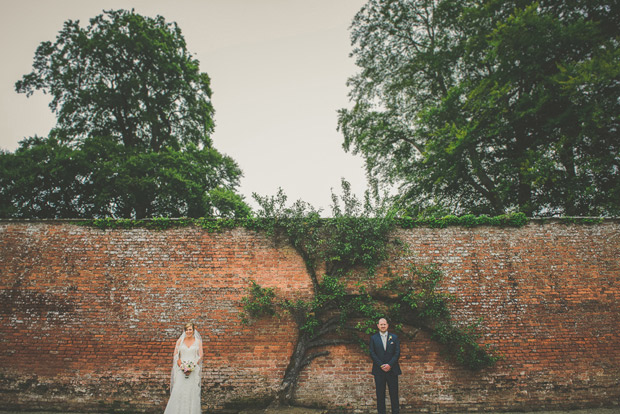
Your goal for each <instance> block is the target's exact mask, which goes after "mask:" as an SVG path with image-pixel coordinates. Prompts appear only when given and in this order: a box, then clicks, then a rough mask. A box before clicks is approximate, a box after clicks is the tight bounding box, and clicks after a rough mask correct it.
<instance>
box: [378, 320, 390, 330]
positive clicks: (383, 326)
mask: <svg viewBox="0 0 620 414" xmlns="http://www.w3.org/2000/svg"><path fill="white" fill-rule="evenodd" d="M388 326H389V325H388V322H387V319H385V318H381V319H379V321H378V322H377V328H379V332H381V333H385V332H387V330H388Z"/></svg>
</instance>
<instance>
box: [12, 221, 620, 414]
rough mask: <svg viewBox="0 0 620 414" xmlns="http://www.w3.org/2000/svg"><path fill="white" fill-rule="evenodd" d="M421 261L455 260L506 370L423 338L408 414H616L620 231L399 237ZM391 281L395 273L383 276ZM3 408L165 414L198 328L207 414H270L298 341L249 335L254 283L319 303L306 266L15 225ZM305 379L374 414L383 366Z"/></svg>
mask: <svg viewBox="0 0 620 414" xmlns="http://www.w3.org/2000/svg"><path fill="white" fill-rule="evenodd" d="M397 235H398V237H399V238H401V239H402V240H405V241H407V242H408V243H409V245H410V249H411V252H410V253H409V254H408V256H407V257H404V258H403V257H399V258H397V257H394V258H393V260H391V261H389V262H388V263H387V264H386V267H388V266H389V267H390V268H392V269H393V270H395V271H399V270H402V269H404V268H405V266H406V264H407V263H408V262H410V261H415V262H416V263H431V262H434V263H438V264H439V265H440V266H441V268H442V270H443V271H444V273H445V280H444V282H443V284H442V289H444V290H445V291H450V292H452V293H454V294H456V295H457V296H458V297H459V298H461V299H463V300H462V301H461V302H458V303H455V304H454V306H453V311H454V315H455V317H456V318H457V320H458V321H460V322H462V323H469V322H473V321H475V320H476V319H477V318H478V317H480V316H482V317H484V322H483V326H484V329H483V333H484V340H485V341H486V342H488V343H490V344H493V345H495V346H496V347H497V348H498V349H499V351H500V352H501V353H502V354H504V356H505V358H504V359H503V360H502V361H500V362H499V363H498V364H497V366H496V367H494V368H492V369H488V370H485V371H482V372H480V373H471V372H469V371H465V370H463V369H460V368H458V367H457V366H455V365H454V364H452V363H450V362H448V361H446V359H445V358H444V357H443V356H441V355H440V349H439V348H438V346H437V344H436V343H434V342H433V341H431V340H430V339H429V337H428V336H427V335H426V334H425V333H423V332H419V333H417V335H416V336H415V337H413V338H405V337H403V340H402V356H401V367H402V369H403V376H402V377H401V382H400V383H401V404H402V406H403V411H405V412H407V411H409V412H414V411H416V412H417V411H421V410H424V411H437V410H440V411H468V410H477V411H492V410H495V411H501V410H527V409H532V410H533V409H543V408H584V407H595V406H605V407H613V406H616V407H617V405H616V404H617V402H618V401H620V335H619V334H618V331H619V328H620V307H619V302H620V292H619V289H620V283H619V282H620V259H619V258H620V223H618V222H617V221H612V220H609V221H605V222H604V223H602V224H599V225H594V226H585V225H564V224H559V223H553V222H551V223H546V224H541V223H539V222H532V223H530V224H528V225H527V226H525V227H523V228H520V229H514V228H506V229H504V228H495V227H478V228H474V229H466V228H461V227H451V228H447V229H427V228H422V229H414V230H400V231H398V234H397ZM384 270H385V269H384ZM0 275H1V280H0V318H1V328H0V401H2V402H3V403H4V404H3V408H24V407H27V408H28V409H31V410H33V409H38V408H40V409H50V408H56V409H61V410H65V411H68V410H91V411H96V410H97V409H98V408H102V407H107V408H109V407H115V408H118V409H119V410H120V409H130V410H144V411H150V412H161V411H162V409H163V406H164V405H165V403H166V401H167V397H168V394H167V387H168V377H169V370H170V365H171V353H172V350H173V347H174V341H175V339H176V338H177V337H178V335H179V334H180V331H181V326H182V324H183V323H184V322H185V321H188V320H193V321H195V322H196V323H197V325H198V330H199V331H200V332H201V334H202V335H203V337H204V339H205V354H206V358H205V361H206V363H205V375H204V378H203V393H202V401H203V408H204V409H205V410H209V411H218V410H222V409H225V408H234V407H237V406H242V405H244V404H247V403H248V402H255V403H259V402H261V401H264V400H265V399H266V397H268V396H269V395H270V393H271V392H272V390H273V389H274V387H276V386H277V384H278V383H279V381H280V379H281V377H282V374H283V372H284V369H285V368H286V365H287V363H288V359H289V357H290V354H291V352H292V348H293V341H294V339H295V329H294V325H293V323H292V321H291V320H289V319H288V318H287V317H286V316H284V317H282V319H277V318H272V319H265V320H261V321H260V322H259V323H256V324H254V325H251V326H244V325H242V324H240V321H239V315H238V312H239V310H240V299H241V297H242V296H244V295H245V292H246V291H245V289H246V287H247V286H248V285H249V281H250V280H251V279H254V280H256V281H257V282H258V283H260V284H261V285H263V286H268V287H274V288H276V289H277V291H278V293H279V294H280V295H281V296H287V297H290V298H292V297H293V296H294V295H301V296H304V297H307V296H308V295H310V292H311V285H310V280H309V278H308V276H307V273H306V270H305V267H304V264H303V262H302V260H301V259H300V257H299V256H298V255H297V254H296V253H295V251H294V250H293V249H292V248H290V247H289V246H286V245H277V246H276V245H274V243H273V242H272V241H271V240H270V239H268V238H266V237H265V236H264V235H262V234H260V233H255V232H252V231H248V230H245V229H234V230H227V231H224V232H222V233H208V232H206V231H205V230H202V229H199V228H194V227H187V228H180V229H171V230H165V231H157V230H145V229H132V230H105V231H104V230H98V229H92V228H86V227H81V226H76V225H71V224H68V223H63V222H7V221H5V222H0ZM330 351H331V354H330V355H329V356H328V357H325V358H320V359H317V360H315V361H314V362H313V363H312V364H311V365H310V366H309V367H308V368H306V370H305V371H304V372H303V373H302V377H301V379H300V383H299V388H298V391H297V396H296V398H297V401H298V402H299V403H301V404H304V405H319V406H328V407H331V408H345V409H347V410H351V411H357V412H373V411H374V404H375V401H374V386H373V382H372V376H371V375H370V364H369V360H368V357H367V356H366V355H364V354H363V353H362V352H361V351H360V350H359V349H358V348H357V347H356V346H341V347H332V348H330Z"/></svg>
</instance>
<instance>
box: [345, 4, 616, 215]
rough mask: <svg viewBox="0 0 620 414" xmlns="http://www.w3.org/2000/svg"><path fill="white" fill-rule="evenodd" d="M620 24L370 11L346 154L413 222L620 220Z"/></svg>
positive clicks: (536, 11) (492, 8) (609, 12)
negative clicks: (462, 217) (456, 218)
mask: <svg viewBox="0 0 620 414" xmlns="http://www.w3.org/2000/svg"><path fill="white" fill-rule="evenodd" d="M619 16H620V6H619V4H618V3H617V2H607V1H602V0H594V1H590V0H588V1H586V0H577V1H570V2H566V1H555V0H542V1H538V2H534V1H524V0H520V1H519V0H513V1H499V0H492V1H480V0H466V1H463V0H458V1H457V0H435V1H431V0H396V1H381V0H370V1H369V2H368V3H367V4H366V5H365V6H364V7H363V8H362V10H361V11H360V12H359V13H358V14H357V15H356V17H355V19H354V22H353V25H352V42H353V44H354V47H355V48H354V51H353V56H354V57H355V59H356V63H357V65H358V66H359V68H360V72H359V73H358V74H357V75H355V76H354V77H352V78H351V79H349V87H350V97H351V100H352V103H353V106H352V107H351V108H350V109H342V110H341V111H340V119H339V128H340V129H341V131H342V132H343V134H344V148H345V150H347V151H353V152H354V153H360V154H362V155H363V156H364V158H365V160H366V167H367V170H368V173H369V174H370V175H371V176H375V177H378V178H380V179H381V181H382V182H383V183H385V184H389V185H396V186H397V188H398V196H399V197H400V199H401V201H402V202H403V204H404V205H405V206H406V207H407V209H408V210H409V213H410V214H414V215H415V214H428V213H430V212H441V213H453V214H466V213H473V214H483V213H486V214H502V213H506V212H513V211H522V212H525V213H526V214H527V215H530V216H535V215H618V214H619V213H620V138H619V136H620V135H619V132H620V131H619V130H620V128H619V127H620V101H619V100H618V96H620V29H619V28H620V17H619Z"/></svg>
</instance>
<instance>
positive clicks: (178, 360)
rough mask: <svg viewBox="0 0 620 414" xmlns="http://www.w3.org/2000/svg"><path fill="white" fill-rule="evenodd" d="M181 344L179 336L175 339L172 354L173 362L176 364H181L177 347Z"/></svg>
mask: <svg viewBox="0 0 620 414" xmlns="http://www.w3.org/2000/svg"><path fill="white" fill-rule="evenodd" d="M180 346H181V338H179V339H178V340H177V343H176V345H175V346H174V356H173V363H175V362H176V364H177V366H179V367H180V366H181V358H179V347H180Z"/></svg>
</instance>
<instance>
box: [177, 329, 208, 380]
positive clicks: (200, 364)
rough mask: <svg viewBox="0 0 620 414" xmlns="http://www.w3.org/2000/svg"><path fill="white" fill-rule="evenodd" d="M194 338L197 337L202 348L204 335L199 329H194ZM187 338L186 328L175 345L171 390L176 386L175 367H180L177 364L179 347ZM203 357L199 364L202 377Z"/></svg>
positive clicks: (199, 372)
mask: <svg viewBox="0 0 620 414" xmlns="http://www.w3.org/2000/svg"><path fill="white" fill-rule="evenodd" d="M194 338H196V341H198V348H199V349H200V346H201V343H202V337H201V336H200V334H199V333H198V331H197V330H196V329H194ZM184 340H185V330H183V333H182V334H181V336H180V337H179V339H177V343H176V345H175V347H174V358H173V360H172V369H171V371H170V391H172V387H174V369H175V368H178V366H177V362H178V360H179V347H180V346H181V344H182V343H183V341H184ZM202 358H203V357H201V358H200V363H199V364H198V372H197V374H198V376H199V377H202V375H201V374H202Z"/></svg>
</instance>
